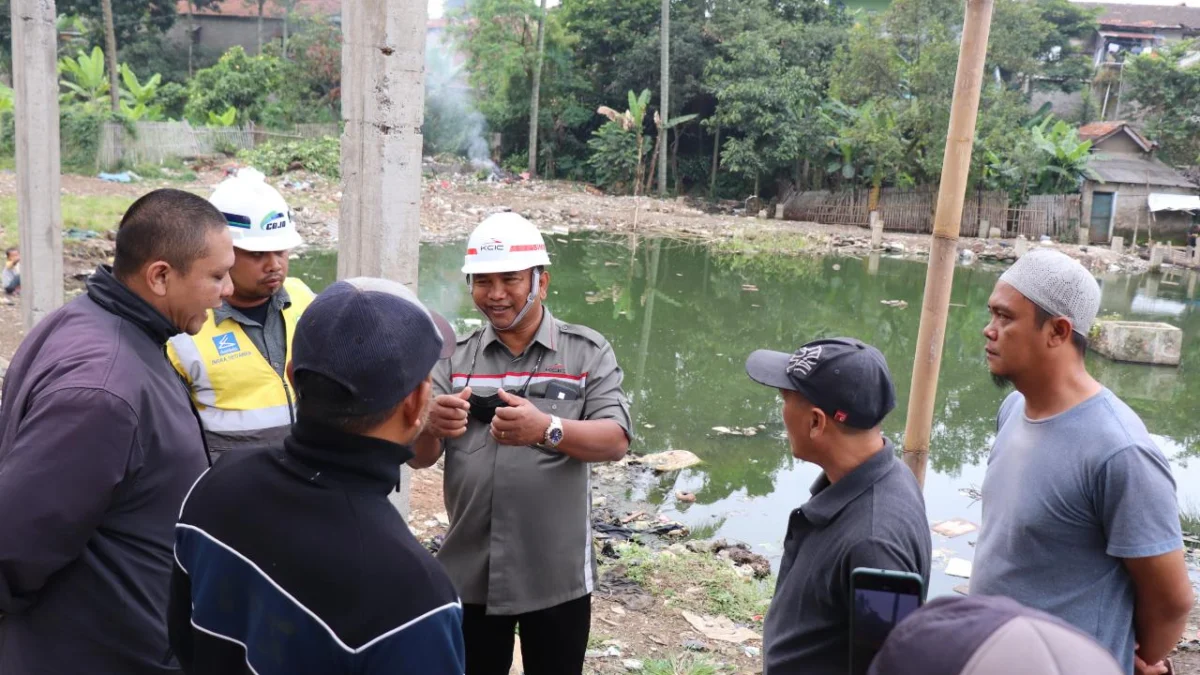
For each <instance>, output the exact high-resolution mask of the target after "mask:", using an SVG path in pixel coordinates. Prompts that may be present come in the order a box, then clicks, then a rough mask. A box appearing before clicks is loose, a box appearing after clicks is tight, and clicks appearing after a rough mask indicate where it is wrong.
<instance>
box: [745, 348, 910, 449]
mask: <svg viewBox="0 0 1200 675" xmlns="http://www.w3.org/2000/svg"><path fill="white" fill-rule="evenodd" d="M746 373H747V374H748V375H750V379H752V380H754V381H755V382H758V383H759V384H765V385H767V386H768V387H775V388H776V389H788V390H791V391H795V392H799V393H800V394H801V395H802V396H804V398H806V399H808V400H809V402H810V403H812V404H813V405H814V406H816V407H818V408H820V409H821V410H824V411H825V414H827V415H829V416H830V417H831V418H833V419H834V420H836V421H838V422H841V423H842V424H845V425H847V426H851V427H854V428H856V429H872V428H874V427H876V426H878V425H879V423H880V422H882V421H883V418H884V417H887V414H888V413H890V412H891V411H892V408H895V407H896V389H895V387H894V386H893V385H892V374H891V372H890V371H889V370H888V366H887V360H886V359H884V358H883V354H882V353H880V351H879V350H878V349H876V348H874V347H872V346H871V345H868V344H866V343H863V342H860V341H859V340H855V339H853V338H828V339H825V340H814V341H813V342H810V343H808V344H806V345H804V346H803V347H801V348H800V349H797V350H796V353H795V354H786V353H784V352H773V351H768V350H766V349H760V350H758V351H756V352H754V353H753V354H751V355H750V358H749V359H747V360H746Z"/></svg>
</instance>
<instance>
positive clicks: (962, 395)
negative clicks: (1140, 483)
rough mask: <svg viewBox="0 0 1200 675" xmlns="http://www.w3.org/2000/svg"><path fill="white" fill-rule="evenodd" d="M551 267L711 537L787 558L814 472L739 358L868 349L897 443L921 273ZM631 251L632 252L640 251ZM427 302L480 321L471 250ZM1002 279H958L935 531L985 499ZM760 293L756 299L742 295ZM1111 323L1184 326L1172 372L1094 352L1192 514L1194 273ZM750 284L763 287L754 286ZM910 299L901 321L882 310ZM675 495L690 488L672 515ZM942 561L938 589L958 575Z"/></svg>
mask: <svg viewBox="0 0 1200 675" xmlns="http://www.w3.org/2000/svg"><path fill="white" fill-rule="evenodd" d="M547 243H548V244H549V245H550V248H551V258H552V260H553V261H554V265H553V266H552V267H551V268H550V271H551V273H552V279H551V295H550V299H549V301H548V304H549V305H550V307H551V309H552V310H553V311H554V312H555V315H556V316H558V317H560V318H562V319H564V320H567V321H572V322H578V323H583V324H586V325H588V326H591V327H592V328H594V329H596V330H598V331H600V332H601V333H603V334H604V335H605V336H606V337H607V338H608V339H609V341H610V342H612V344H613V346H614V349H615V350H616V353H617V358H618V360H619V361H620V363H621V366H622V367H623V368H624V370H625V388H626V391H627V392H628V394H629V396H630V399H631V402H632V409H633V414H634V423H635V427H636V431H637V434H638V439H637V441H636V446H635V449H636V450H637V451H638V452H642V453H648V452H656V451H660V450H666V449H672V448H675V449H686V450H691V451H692V452H695V453H696V454H697V455H699V456H700V457H701V458H702V459H703V460H704V464H702V465H700V466H699V467H697V468H695V469H693V470H688V471H685V472H683V473H681V474H680V475H678V476H669V477H663V478H661V479H659V480H658V481H657V482H654V483H652V484H650V485H649V486H641V487H638V488H632V489H636V490H639V491H641V490H645V491H646V494H645V495H640V494H639V495H638V496H639V497H642V496H644V497H647V498H649V499H650V500H651V501H653V502H655V503H659V504H662V506H663V511H664V513H666V514H667V515H669V516H671V517H674V518H676V519H678V520H680V521H682V522H685V523H687V524H689V525H691V526H693V527H701V526H710V527H713V528H715V529H716V532H715V533H716V535H717V536H725V537H731V538H734V539H738V540H742V541H746V542H747V543H750V544H751V545H753V546H754V547H756V548H757V549H758V550H760V551H762V552H763V553H765V554H767V555H769V556H771V557H772V558H777V557H778V555H779V554H780V552H781V546H782V541H783V534H784V528H785V526H786V521H787V514H788V512H789V510H791V509H792V508H795V507H796V506H798V505H799V504H801V503H803V501H804V500H805V499H806V498H807V497H808V487H809V485H810V484H811V483H812V481H813V480H814V479H815V477H816V475H817V474H818V473H819V470H818V469H817V467H815V466H813V465H810V464H804V463H801V462H799V461H797V460H794V459H792V457H791V455H790V453H789V452H788V448H787V445H786V442H785V441H784V440H783V435H782V434H783V427H782V420H781V417H780V412H779V400H778V397H777V395H776V394H775V392H773V391H771V390H768V389H766V388H764V387H761V386H758V385H756V384H754V383H752V382H751V381H750V380H749V379H748V378H747V377H746V374H745V369H744V364H745V359H746V356H747V355H748V354H749V353H750V352H751V351H753V350H754V349H758V348H771V349H778V350H781V351H791V350H792V349H794V348H795V347H797V346H798V345H800V344H802V343H804V342H806V341H808V340H811V339H814V338H817V337H830V336H838V335H849V336H854V337H858V338H860V339H862V340H864V341H867V342H870V343H872V344H874V345H876V346H878V347H879V348H880V349H881V350H882V351H883V352H884V354H885V355H886V356H887V359H888V363H889V364H890V366H891V369H892V373H893V375H894V377H895V380H896V393H897V395H898V399H899V400H898V404H897V408H896V411H895V412H893V413H892V414H891V416H890V417H889V418H888V419H887V420H886V421H885V423H884V429H885V431H886V433H887V434H888V435H889V436H891V437H892V438H894V439H897V440H899V436H900V435H901V434H902V432H903V430H904V413H905V410H906V408H907V404H908V403H907V400H908V390H909V383H910V377H911V370H912V365H911V364H912V359H913V353H914V350H915V346H916V337H917V325H918V323H919V321H920V313H919V307H920V303H921V294H922V288H923V285H924V281H925V264H924V263H923V262H911V261H902V260H894V259H889V258H883V259H878V258H876V259H874V260H871V259H861V260H860V259H855V258H821V259H818V258H784V257H771V256H759V257H756V258H746V257H743V256H732V255H714V254H711V253H709V252H708V251H706V250H705V249H702V248H697V247H693V246H685V245H682V244H680V243H678V242H674V241H661V240H659V241H656V240H650V241H647V240H644V239H641V240H638V241H636V242H631V240H630V239H629V238H626V237H621V238H598V237H588V238H583V239H580V238H570V239H568V238H565V237H557V238H552V239H549V240H548V242H547ZM631 243H636V246H635V247H632V248H631ZM421 255H422V259H421V273H420V294H421V296H422V298H423V299H425V300H426V301H427V302H428V303H430V304H431V306H433V307H436V308H437V309H438V310H439V311H442V312H443V313H445V314H446V315H447V316H448V317H450V318H452V319H457V320H458V321H459V322H460V328H462V329H468V328H467V326H466V323H465V322H466V320H471V319H477V318H478V315H477V314H476V313H475V310H474V307H473V306H472V304H471V301H470V297H469V295H468V294H467V292H466V287H465V284H464V281H463V277H462V275H461V274H460V273H459V267H460V266H461V263H462V248H461V245H450V246H425V247H424V248H423V249H422V254H421ZM334 269H335V264H334V259H333V257H332V256H314V257H310V258H308V259H305V260H300V261H296V262H294V263H293V271H292V273H293V274H295V275H299V276H301V277H302V278H304V279H305V280H306V281H308V282H309V284H310V285H312V286H313V287H314V288H315V289H319V288H323V287H324V286H325V285H326V284H328V283H329V282H330V281H331V280H332V278H333V275H334ZM1000 271H1001V269H1000V268H989V267H981V266H979V265H978V264H977V265H975V266H971V267H960V268H959V269H958V270H957V272H956V274H955V280H954V292H953V296H952V298H951V303H952V305H953V306H952V307H951V311H950V317H949V323H948V327H947V333H946V345H945V355H944V359H943V364H942V372H941V382H940V384H939V389H938V403H937V408H936V411H937V412H936V418H935V420H934V434H933V448H932V457H931V461H930V473H929V476H928V478H927V481H926V482H927V484H926V489H925V491H926V499H927V504H928V512H929V518H930V520H931V521H938V520H943V519H947V518H952V517H963V518H967V519H968V520H972V521H974V522H978V521H979V504H978V503H975V502H973V500H972V499H971V497H970V496H968V495H966V494H963V493H961V492H960V490H962V489H966V488H970V487H972V486H975V487H979V486H981V485H982V483H983V472H984V466H983V465H984V461H985V458H986V453H987V449H988V445H989V443H990V440H991V437H992V434H993V432H994V430H995V419H996V411H997V409H998V407H999V405H1000V402H1001V400H1002V399H1003V397H1004V392H1002V391H1000V390H999V389H997V388H996V387H995V386H994V385H993V384H992V382H991V379H990V378H989V376H988V373H987V366H986V363H985V359H984V355H983V337H982V336H981V334H980V331H981V330H982V328H983V326H984V325H985V324H986V323H987V314H988V313H987V306H986V305H987V298H988V295H989V294H990V293H991V290H992V286H993V285H994V284H995V282H996V279H997V278H998V277H999V275H1000ZM746 285H750V286H746ZM1102 285H1103V309H1102V312H1114V313H1119V314H1121V315H1123V316H1125V317H1127V318H1137V319H1141V320H1146V319H1155V320H1163V321H1167V322H1169V323H1173V324H1175V325H1178V326H1180V327H1182V328H1183V330H1184V354H1183V363H1182V364H1181V366H1180V368H1178V369H1176V368H1154V367H1147V366H1133V365H1124V364H1115V363H1112V362H1110V361H1108V360H1106V359H1104V358H1103V357H1099V356H1095V355H1092V356H1089V358H1088V365H1089V368H1090V369H1091V371H1092V373H1093V374H1095V375H1096V376H1097V377H1098V378H1099V379H1100V380H1101V381H1102V382H1103V383H1104V384H1106V385H1107V386H1108V387H1110V388H1111V389H1112V390H1113V391H1114V392H1116V393H1117V395H1119V396H1121V397H1122V398H1124V399H1125V401H1127V402H1128V403H1129V404H1130V405H1131V406H1132V407H1133V408H1134V409H1135V410H1136V411H1137V412H1138V413H1139V414H1140V415H1141V416H1142V418H1143V419H1144V420H1145V422H1146V425H1147V426H1148V427H1149V429H1150V431H1151V433H1153V434H1154V435H1155V438H1156V440H1157V441H1158V442H1159V443H1160V445H1161V447H1162V448H1163V450H1164V452H1166V454H1167V456H1168V457H1170V458H1171V459H1172V463H1173V465H1174V467H1175V472H1176V474H1175V475H1176V481H1177V482H1178V484H1179V490H1180V501H1181V502H1182V503H1183V504H1185V505H1187V504H1189V503H1191V504H1192V505H1194V506H1196V507H1198V508H1200V461H1196V462H1192V463H1191V464H1189V461H1188V460H1189V458H1192V459H1196V458H1200V415H1197V413H1196V408H1195V406H1194V402H1195V401H1200V340H1197V339H1196V335H1197V333H1200V304H1198V303H1197V301H1196V300H1195V299H1194V298H1195V297H1196V285H1197V282H1196V279H1195V278H1194V275H1193V276H1192V277H1189V276H1188V275H1186V274H1177V275H1175V276H1172V275H1169V274H1168V275H1164V276H1160V275H1154V276H1149V275H1147V276H1141V277H1117V276H1114V277H1112V278H1109V279H1103V280H1102ZM752 289H757V290H752ZM884 300H904V301H906V302H907V303H908V307H907V308H906V309H898V308H895V307H890V306H886V305H884V304H882V301H884ZM760 424H761V425H765V426H766V430H765V431H761V432H760V433H759V434H758V435H757V436H755V437H736V436H723V435H719V434H717V433H716V432H714V431H712V427H714V426H726V427H749V426H757V425H760ZM676 490H686V491H691V492H695V493H696V496H697V499H696V502H695V503H692V504H685V503H677V502H676V500H675V496H674V494H675V491H676ZM974 539H975V535H974V534H970V535H965V536H962V537H958V538H956V539H950V540H946V539H944V538H942V537H939V536H938V535H934V548H935V549H941V553H942V554H943V555H945V556H947V557H954V556H957V557H964V558H967V559H970V558H971V557H972V551H973V549H972V546H971V542H973V541H974ZM945 562H946V561H945V560H944V559H942V560H940V561H939V562H936V563H935V573H934V579H933V581H932V583H931V589H930V590H931V593H932V594H941V593H946V592H949V591H950V589H951V587H953V586H954V585H955V584H956V583H960V582H961V581H962V580H961V579H954V578H952V577H947V576H945V575H944V574H943V573H942V572H941V571H940V570H941V568H944V566H945Z"/></svg>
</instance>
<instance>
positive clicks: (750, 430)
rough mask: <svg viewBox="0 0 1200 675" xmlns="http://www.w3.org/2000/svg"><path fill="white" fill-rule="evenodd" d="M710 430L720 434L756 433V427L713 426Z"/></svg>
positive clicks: (740, 434)
mask: <svg viewBox="0 0 1200 675" xmlns="http://www.w3.org/2000/svg"><path fill="white" fill-rule="evenodd" d="M712 430H713V431H715V432H717V433H718V434H720V435H722V436H755V435H757V434H758V428H757V427H732V428H730V427H713V428H712Z"/></svg>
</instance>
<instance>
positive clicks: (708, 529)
mask: <svg viewBox="0 0 1200 675" xmlns="http://www.w3.org/2000/svg"><path fill="white" fill-rule="evenodd" d="M724 525H725V518H723V517H722V518H718V519H717V520H714V521H713V522H711V523H705V524H704V525H697V526H696V527H692V528H689V529H688V536H687V538H688V539H693V540H697V541H699V540H703V539H712V538H713V537H715V536H717V532H718V531H719V530H720V529H721V527H723V526H724Z"/></svg>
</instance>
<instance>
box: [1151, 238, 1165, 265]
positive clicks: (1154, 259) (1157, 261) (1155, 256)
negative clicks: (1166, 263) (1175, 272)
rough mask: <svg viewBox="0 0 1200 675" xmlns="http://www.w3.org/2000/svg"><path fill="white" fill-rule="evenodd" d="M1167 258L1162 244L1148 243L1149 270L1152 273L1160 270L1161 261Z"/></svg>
mask: <svg viewBox="0 0 1200 675" xmlns="http://www.w3.org/2000/svg"><path fill="white" fill-rule="evenodd" d="M1166 256H1167V247H1166V246H1163V245H1162V244H1155V243H1154V242H1151V243H1150V270H1151V271H1152V272H1154V271H1158V270H1160V269H1162V264H1163V259H1164V258H1166Z"/></svg>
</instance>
